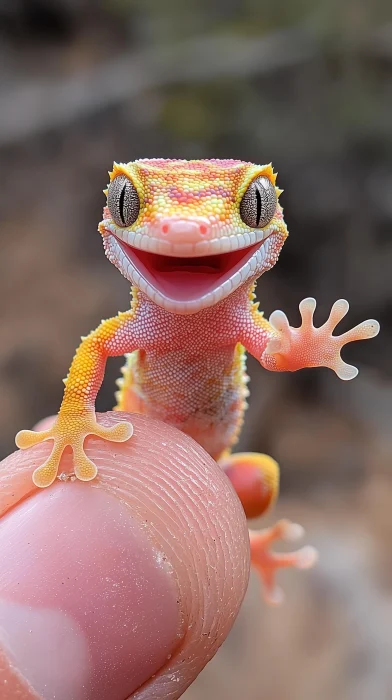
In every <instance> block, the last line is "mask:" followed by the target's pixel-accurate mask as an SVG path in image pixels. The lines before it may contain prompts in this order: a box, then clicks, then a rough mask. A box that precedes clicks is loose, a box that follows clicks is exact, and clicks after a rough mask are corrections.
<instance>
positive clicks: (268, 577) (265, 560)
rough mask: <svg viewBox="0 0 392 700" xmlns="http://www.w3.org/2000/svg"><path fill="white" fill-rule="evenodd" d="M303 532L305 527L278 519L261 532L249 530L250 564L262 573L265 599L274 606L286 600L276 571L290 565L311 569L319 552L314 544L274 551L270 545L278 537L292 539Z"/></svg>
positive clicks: (278, 538) (299, 536)
mask: <svg viewBox="0 0 392 700" xmlns="http://www.w3.org/2000/svg"><path fill="white" fill-rule="evenodd" d="M303 534H304V529H303V527H302V526H301V525H297V524H296V523H292V522H290V521H289V520H279V521H278V522H277V523H276V524H275V525H273V526H272V527H269V528H267V529H265V530H261V531H260V532H256V531H254V530H249V539H250V551H251V563H252V566H253V567H254V568H255V569H256V571H257V573H258V574H259V576H260V579H261V582H262V586H263V594H264V598H265V600H266V602H267V603H269V604H271V605H279V604H280V603H281V602H282V601H283V600H284V594H283V591H282V590H281V588H280V587H279V586H277V585H276V583H275V575H276V572H277V570H278V569H282V568H288V567H294V568H297V569H310V568H311V567H312V566H314V564H315V563H316V561H317V559H318V553H317V550H316V549H315V547H311V546H306V547H302V548H301V549H298V550H297V551H295V552H289V553H278V552H271V551H270V545H271V544H272V543H273V542H275V541H277V540H286V541H290V542H293V541H295V540H298V539H300V538H301V537H302V536H303Z"/></svg>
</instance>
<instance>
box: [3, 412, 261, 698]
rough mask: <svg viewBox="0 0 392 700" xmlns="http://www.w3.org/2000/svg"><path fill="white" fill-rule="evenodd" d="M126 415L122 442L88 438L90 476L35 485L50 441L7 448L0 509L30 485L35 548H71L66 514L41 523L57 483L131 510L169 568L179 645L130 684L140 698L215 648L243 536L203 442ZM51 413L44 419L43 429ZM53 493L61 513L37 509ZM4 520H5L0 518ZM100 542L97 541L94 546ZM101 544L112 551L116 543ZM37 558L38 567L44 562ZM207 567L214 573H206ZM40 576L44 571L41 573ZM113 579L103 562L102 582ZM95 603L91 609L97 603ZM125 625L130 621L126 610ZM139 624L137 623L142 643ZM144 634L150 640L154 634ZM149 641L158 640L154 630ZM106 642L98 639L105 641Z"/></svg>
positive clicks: (239, 583) (66, 461) (156, 693)
mask: <svg viewBox="0 0 392 700" xmlns="http://www.w3.org/2000/svg"><path fill="white" fill-rule="evenodd" d="M131 418H132V422H133V424H134V427H135V431H134V435H133V437H132V439H131V440H129V441H128V442H126V443H111V442H105V441H103V440H100V439H97V438H96V437H87V438H86V440H85V447H86V453H87V455H88V457H89V458H90V459H92V460H93V461H94V463H96V464H97V465H98V468H99V474H98V477H97V479H95V480H94V481H92V482H90V483H86V484H82V483H80V482H78V481H77V482H71V481H67V482H66V483H63V484H61V483H60V482H58V481H56V482H55V484H53V485H52V486H51V487H50V488H49V489H45V490H43V491H40V492H38V493H37V490H36V487H35V486H34V485H33V483H32V481H31V473H32V470H33V469H34V467H37V466H39V465H40V464H42V462H43V461H44V460H45V457H47V456H48V454H49V452H50V450H51V445H49V444H48V443H46V444H45V443H44V444H41V445H38V446H35V447H33V448H31V449H30V450H27V451H23V452H16V453H14V454H13V455H11V456H10V457H9V458H8V459H7V460H5V461H4V462H3V464H2V466H1V469H0V487H1V486H2V485H3V484H4V483H6V482H7V484H8V497H7V498H5V496H4V491H2V489H1V488H0V492H1V493H0V507H1V506H2V509H3V512H5V510H7V509H8V510H9V511H10V513H14V512H15V513H17V512H18V510H19V508H21V507H22V506H16V504H17V503H18V501H22V500H23V501H24V504H25V506H26V507H27V505H28V504H29V503H30V501H31V503H32V500H31V499H26V496H31V495H32V494H34V493H35V495H34V499H35V503H36V506H35V508H36V509H37V511H36V512H37V513H38V514H39V515H40V522H41V523H43V525H42V527H44V528H46V533H47V534H46V535H45V537H47V541H46V544H45V546H44V547H41V548H42V549H43V551H45V552H47V551H48V547H49V548H50V546H53V547H55V550H56V549H58V546H59V542H61V543H62V547H65V548H67V547H71V542H73V541H72V538H71V537H67V536H66V534H65V531H66V530H65V529H66V526H67V523H68V520H67V519H66V520H64V528H63V530H62V532H63V535H62V538H60V532H57V530H56V528H55V527H54V526H51V527H48V526H47V524H48V523H49V521H51V522H55V523H56V521H61V518H62V514H64V513H65V510H64V508H65V506H62V505H61V502H60V501H58V502H57V498H58V494H59V493H60V489H65V494H66V495H67V494H68V496H67V497H68V498H70V500H71V503H72V502H73V500H74V499H76V500H77V499H79V498H83V499H85V498H89V496H88V494H91V493H93V494H97V493H101V494H107V495H108V497H110V498H112V497H114V498H115V501H116V503H119V504H122V505H123V506H125V507H126V509H127V513H128V514H129V518H130V519H132V520H133V521H134V522H135V523H137V525H138V527H139V528H141V529H142V531H143V533H144V534H145V535H146V536H147V537H148V539H149V541H150V543H151V547H152V551H154V552H158V554H156V555H155V556H158V558H159V561H162V558H163V560H164V562H165V565H166V564H167V565H168V566H169V567H170V570H171V571H172V576H174V578H175V580H176V586H178V596H177V597H178V601H179V606H180V608H179V610H180V613H179V614H180V619H181V629H182V632H181V644H179V643H178V640H177V642H176V644H175V648H173V649H172V650H170V653H167V654H166V655H165V659H164V663H163V664H162V662H160V663H161V666H160V667H159V668H157V669H155V672H154V673H153V674H152V675H153V677H148V678H145V679H144V681H143V685H142V687H141V688H140V689H139V690H135V688H130V689H129V690H128V691H127V692H128V694H129V693H130V692H134V695H133V697H135V698H138V699H140V700H142V699H143V700H144V698H147V697H152V696H153V697H156V698H162V699H163V698H164V697H167V696H170V697H171V698H172V699H173V700H175V698H178V697H179V696H180V695H181V694H182V693H183V692H184V690H185V688H186V687H188V685H190V683H191V682H192V681H193V680H194V678H195V677H196V675H197V674H198V673H199V671H200V670H201V669H202V668H203V667H204V665H205V664H206V663H207V662H208V660H209V659H210V658H211V657H212V656H213V655H214V653H215V652H216V650H217V649H218V647H219V646H220V644H221V643H222V641H223V640H224V638H225V637H226V635H227V634H228V632H229V630H230V628H231V626H232V624H233V621H234V619H235V617H236V615H237V613H238V610H239V607H240V605H241V602H242V599H243V596H244V594H245V590H246V587H247V582H248V576H249V537H248V531H247V526H246V520H245V516H244V513H243V510H242V507H241V504H240V502H239V500H238V498H237V497H236V495H235V493H234V492H233V489H232V487H231V485H230V483H229V481H228V479H227V478H226V476H225V474H224V473H223V471H222V470H221V469H220V468H219V467H218V466H217V465H216V463H215V462H214V461H213V460H212V459H211V458H210V457H209V456H208V455H207V454H206V453H205V452H204V451H203V450H202V448H200V447H199V446H198V445H197V444H196V443H195V442H194V441H193V440H191V439H190V438H188V437H187V436H186V435H184V434H182V433H179V432H178V431H177V430H175V429H174V428H171V427H169V426H166V425H164V424H162V423H159V422H157V421H152V420H148V419H146V418H144V417H143V416H138V415H132V416H131ZM98 419H99V422H100V424H101V425H103V426H107V427H110V426H114V425H116V424H117V423H119V422H121V421H124V420H129V414H121V413H119V412H115V413H110V414H105V415H100V416H98ZM50 420H51V419H46V421H45V427H46V428H47V427H48V422H49V421H50ZM40 427H42V426H40ZM61 469H62V470H63V471H64V472H67V471H72V463H71V455H69V454H65V455H64V456H63V458H62V462H61ZM53 498H55V499H56V502H57V511H56V512H57V513H58V516H60V518H59V517H58V516H57V517H56V518H54V519H53V516H51V517H49V516H48V515H47V516H45V514H44V513H43V512H41V509H43V502H44V501H48V502H49V503H50V502H52V501H53ZM41 504H42V505H41ZM48 507H49V506H48ZM118 507H119V508H120V505H119V506H118ZM78 512H79V513H80V514H83V513H86V508H84V507H83V508H82V509H81V508H80V507H79V510H78ZM98 513H99V515H97V516H96V518H97V522H96V528H97V532H98V534H99V535H100V536H101V534H102V535H103V531H104V529H105V527H106V526H104V522H105V519H104V515H103V509H102V508H100V509H99V510H98ZM112 519H113V518H111V520H112ZM81 520H82V518H81V515H80V516H79V517H78V516H77V515H76V514H74V516H73V521H72V526H73V528H74V529H75V530H76V532H78V529H79V528H81ZM3 522H5V520H3V521H1V524H0V525H2V524H3ZM19 530H20V529H19ZM19 534H20V533H19ZM20 536H21V535H20ZM32 537H33V529H32V528H30V531H29V537H28V539H29V542H30V544H31V538H32ZM59 538H60V539H59ZM33 539H34V538H33ZM79 541H80V543H81V544H83V543H85V542H86V536H85V534H83V530H82V531H81V532H80V537H79V538H78V539H77V540H75V542H73V544H72V547H73V549H72V551H71V552H70V556H72V560H71V561H72V562H74V563H73V564H72V566H75V562H78V561H79V560H80V561H81V557H78V553H79V547H80V546H81V545H80V544H79ZM50 543H52V545H51V544H50ZM100 549H102V547H101V543H100V545H99V546H97V552H99V550H100ZM105 551H106V550H105ZM107 551H112V552H113V551H116V548H114V549H113V548H111V549H110V550H107ZM52 560H55V557H53V558H52ZM127 562H128V567H131V569H130V571H129V572H128V574H127V572H126V569H124V570H123V578H124V576H125V577H126V579H127V578H128V576H129V575H131V573H132V556H128V559H127ZM8 563H9V562H8ZM11 563H12V562H11ZM82 563H83V562H82ZM12 565H13V564H12ZM40 566H41V567H42V568H44V564H43V563H42V564H41V565H40ZM70 566H71V565H70ZM107 566H108V567H109V569H110V556H108V557H107ZM34 570H35V571H36V573H37V575H38V574H39V569H38V571H37V570H36V569H35V568H34V567H32V569H31V571H34ZM212 571H213V572H214V576H211V572H212ZM29 575H30V574H29ZM46 575H47V572H45V575H44V577H43V578H45V576H46ZM41 578H42V577H41ZM101 578H102V577H101ZM112 578H113V577H112V575H111V572H110V571H109V572H108V579H109V581H110V580H111V579H112ZM103 579H105V577H103ZM26 582H27V583H28V574H26ZM108 585H110V584H109V583H108ZM52 587H53V586H52ZM144 587H145V586H144ZM32 588H33V587H32ZM49 588H50V586H49ZM59 590H60V591H62V590H64V586H57V593H56V595H61V593H59ZM120 590H121V589H120ZM142 590H143V586H142ZM72 595H73V599H75V597H77V596H78V593H77V592H75V590H73V592H72ZM108 599H109V600H110V593H109V592H108ZM94 606H95V609H97V607H96V602H95V603H94ZM130 614H132V611H131V613H130ZM82 619H83V618H82ZM94 624H95V623H94V622H93V624H92V629H94ZM128 625H130V626H131V627H132V619H131V620H129V621H128ZM143 629H144V628H143V627H141V628H140V626H139V627H138V630H137V637H138V640H139V641H138V643H139V644H140V639H141V636H140V635H143V633H144V632H143ZM154 629H155V630H156V625H154V624H151V622H150V632H151V630H152V631H154ZM211 630H213V631H214V632H213V634H212V633H211ZM149 638H150V643H151V644H153V643H154V642H153V641H151V634H150V637H149ZM155 643H156V644H157V645H158V647H160V646H161V640H160V639H159V638H158V639H157V640H156V642H155ZM109 646H110V645H109ZM107 647H108V644H107V643H105V649H106V648H107ZM150 652H151V648H150ZM102 653H103V652H102ZM146 653H147V652H146ZM169 657H170V658H169ZM139 665H140V663H139ZM110 666H111V664H110V663H107V664H101V665H100V673H101V674H103V676H105V674H106V676H108V674H109V673H110ZM112 666H113V664H112ZM139 685H140V683H139ZM125 695H126V691H125V689H124V693H123V696H124V697H125ZM59 697H61V696H59ZM75 697H77V696H75ZM93 697H94V700H100V698H101V697H102V698H105V700H106V698H112V696H111V695H107V696H104V695H99V694H98V695H93Z"/></svg>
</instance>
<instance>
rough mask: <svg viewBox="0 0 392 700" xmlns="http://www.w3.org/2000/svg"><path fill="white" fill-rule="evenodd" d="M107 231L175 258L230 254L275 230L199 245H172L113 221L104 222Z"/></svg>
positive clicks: (220, 239)
mask: <svg viewBox="0 0 392 700" xmlns="http://www.w3.org/2000/svg"><path fill="white" fill-rule="evenodd" d="M102 224H103V226H104V227H105V230H106V231H108V232H109V233H111V234H113V236H115V238H118V239H119V240H120V241H124V243H126V244H127V245H130V246H132V247H133V248H136V249H138V250H144V251H146V252H148V253H157V254H159V255H168V256H170V255H172V256H173V257H184V258H186V257H195V256H200V257H201V256H203V255H214V254H219V253H230V252H231V251H234V250H241V249H243V248H249V247H250V246H252V245H254V244H255V243H262V242H263V240H265V239H266V238H267V237H268V236H269V235H270V234H271V233H273V231H274V229H273V228H272V227H269V228H268V229H264V230H253V231H245V232H244V231H241V230H239V231H237V232H236V231H234V232H233V235H231V236H221V237H220V238H214V239H213V240H204V241H199V242H198V243H170V241H166V240H164V239H163V238H153V237H151V236H150V235H149V234H147V233H140V232H135V231H128V230H125V229H121V228H118V227H117V226H115V224H113V223H112V222H111V221H103V222H102Z"/></svg>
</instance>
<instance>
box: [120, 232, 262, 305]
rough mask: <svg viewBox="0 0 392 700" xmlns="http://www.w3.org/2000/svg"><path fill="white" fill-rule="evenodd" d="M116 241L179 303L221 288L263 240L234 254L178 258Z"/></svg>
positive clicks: (142, 271) (154, 283)
mask: <svg viewBox="0 0 392 700" xmlns="http://www.w3.org/2000/svg"><path fill="white" fill-rule="evenodd" d="M116 240H117V242H118V243H119V245H120V246H121V248H122V250H123V252H124V254H125V255H126V257H127V258H128V260H129V261H130V262H131V263H132V265H133V266H134V267H135V268H136V270H137V271H138V272H139V274H140V275H141V276H142V277H144V279H145V280H146V281H147V282H149V284H151V286H152V287H153V288H154V289H156V290H157V291H158V292H160V293H161V294H162V296H164V297H166V298H167V299H172V300H174V301H179V302H184V301H194V300H197V299H200V298H201V297H204V296H205V295H206V294H208V293H209V292H212V291H214V290H216V289H218V288H219V287H220V286H221V285H222V284H224V282H226V280H228V279H229V278H230V277H231V276H232V275H234V274H235V273H236V272H237V271H238V270H240V269H241V268H242V267H243V266H244V265H245V264H246V263H247V262H248V260H250V258H251V257H252V255H253V254H254V253H255V252H256V250H257V249H258V248H260V246H261V243H260V242H259V243H256V244H254V245H253V246H250V247H249V248H243V249H241V250H235V251H232V252H230V253H220V254H217V255H205V256H202V257H195V258H176V257H172V256H168V255H158V254H157V253H149V252H147V251H144V250H139V249H138V248H133V247H132V246H129V245H128V244H127V243H124V241H121V240H120V239H118V238H117V239H116Z"/></svg>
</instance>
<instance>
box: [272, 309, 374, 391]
mask: <svg viewBox="0 0 392 700" xmlns="http://www.w3.org/2000/svg"><path fill="white" fill-rule="evenodd" d="M315 309H316V300H315V299H313V298H312V297H308V298H307V299H304V300H303V301H301V303H300V305H299V310H300V313H301V319H302V324H301V326H300V327H299V328H293V327H292V326H290V325H289V322H288V319H287V316H286V314H285V313H283V311H274V313H273V314H272V315H271V317H270V319H269V323H270V326H271V331H272V337H270V340H269V341H268V343H267V345H266V348H265V350H264V352H263V354H262V357H261V364H262V365H263V367H265V368H266V369H269V370H272V371H278V372H282V371H289V372H294V371H296V370H297V369H303V368H304V367H329V368H330V369H332V370H333V371H334V372H335V373H336V374H337V376H338V377H339V378H340V379H343V380H348V379H354V377H356V376H357V374H358V369H357V368H356V367H354V366H353V365H349V364H347V363H346V362H344V360H342V358H341V356H340V352H341V350H342V348H343V347H344V345H346V344H347V343H352V342H354V341H357V340H367V339H368V338H374V337H375V336H376V335H377V334H378V332H379V330H380V324H379V323H378V321H375V320H374V319H369V320H367V321H363V322H362V323H360V324H358V325H357V326H355V327H354V328H352V329H351V330H349V331H347V332H346V333H343V334H342V335H333V331H334V330H335V328H336V326H337V325H338V323H340V321H341V320H342V319H343V318H344V317H345V316H346V314H347V313H348V310H349V304H348V302H347V301H346V300H345V299H339V300H338V301H335V303H334V305H333V306H332V309H331V313H330V315H329V318H328V319H327V321H326V322H325V323H324V324H323V325H322V326H320V327H319V328H316V327H315V326H314V324H313V315H314V311H315Z"/></svg>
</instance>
